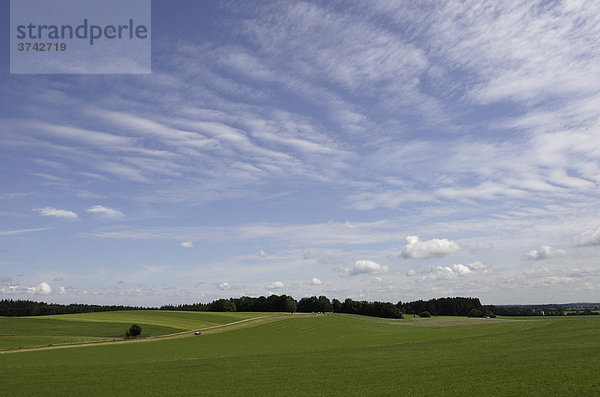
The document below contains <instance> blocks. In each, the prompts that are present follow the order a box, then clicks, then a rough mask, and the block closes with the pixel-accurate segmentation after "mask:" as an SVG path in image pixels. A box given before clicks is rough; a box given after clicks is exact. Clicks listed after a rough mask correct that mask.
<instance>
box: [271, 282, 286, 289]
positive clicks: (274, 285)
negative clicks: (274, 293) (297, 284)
mask: <svg viewBox="0 0 600 397" xmlns="http://www.w3.org/2000/svg"><path fill="white" fill-rule="evenodd" d="M269 289H283V283H282V282H281V281H275V282H273V283H271V285H269Z"/></svg>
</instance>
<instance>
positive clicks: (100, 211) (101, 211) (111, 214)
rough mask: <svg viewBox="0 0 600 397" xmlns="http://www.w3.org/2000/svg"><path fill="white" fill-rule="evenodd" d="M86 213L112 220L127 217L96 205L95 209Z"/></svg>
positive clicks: (90, 209) (91, 208)
mask: <svg viewBox="0 0 600 397" xmlns="http://www.w3.org/2000/svg"><path fill="white" fill-rule="evenodd" d="M86 212H91V213H92V214H97V215H100V216H102V217H105V218H110V219H117V218H122V217H124V216H125V214H123V213H122V212H121V211H118V210H114V209H112V208H107V207H104V206H102V205H94V206H93V207H90V208H88V209H87V210H86Z"/></svg>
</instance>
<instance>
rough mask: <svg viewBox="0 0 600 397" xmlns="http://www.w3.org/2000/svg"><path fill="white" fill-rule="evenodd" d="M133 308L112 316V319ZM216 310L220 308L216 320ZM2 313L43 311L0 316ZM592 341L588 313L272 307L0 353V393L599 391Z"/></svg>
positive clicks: (99, 320) (599, 329)
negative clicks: (116, 339)
mask: <svg viewBox="0 0 600 397" xmlns="http://www.w3.org/2000/svg"><path fill="white" fill-rule="evenodd" d="M128 313H129V315H130V316H128ZM112 314H113V313H107V314H106V315H112ZM143 314H144V313H143V312H120V313H119V314H118V316H122V317H119V318H120V319H122V320H123V322H122V323H121V324H124V323H131V322H132V321H131V320H132V319H133V318H137V317H136V316H140V315H143ZM103 315H104V314H103V313H97V314H95V315H91V317H88V318H86V316H88V315H75V316H54V317H51V318H50V317H49V318H47V319H55V321H63V322H64V323H65V327H67V328H69V327H70V325H71V324H79V323H80V322H88V323H90V324H95V326H100V327H102V326H103V325H104V324H113V323H114V322H115V321H114V317H112V318H110V319H109V317H110V316H109V317H107V318H104V317H102V316H103ZM145 315H147V316H149V317H148V318H147V319H146V321H147V323H148V324H155V326H157V327H164V326H166V325H165V324H166V323H165V322H163V320H164V321H166V318H169V321H173V322H174V323H175V322H176V323H177V324H179V325H178V327H182V326H184V325H185V324H187V323H186V321H190V323H189V324H194V326H193V327H190V328H188V329H194V328H200V327H197V325H198V324H200V323H201V322H202V321H205V322H206V323H207V324H208V323H216V322H217V321H218V320H222V322H221V323H225V322H230V321H229V320H231V319H233V321H236V320H239V319H241V318H244V316H245V317H246V318H248V317H255V316H257V315H260V314H256V313H252V314H249V313H233V314H231V313H227V314H225V313H223V314H221V313H185V312H168V313H164V314H163V313H160V312H145ZM163 315H164V316H165V318H163V319H162V320H161V319H160V317H162V316H163ZM190 315H191V317H188V316H190ZM95 316H97V317H95ZM194 316H197V317H194ZM215 316H216V317H215ZM221 316H223V317H221ZM226 316H231V317H230V318H229V320H227V321H225V318H226ZM240 316H241V317H240ZM7 320H8V323H10V322H11V321H12V320H18V321H27V320H32V321H42V320H44V319H39V318H24V319H6V318H1V319H0V321H2V322H5V321H7ZM88 320H89V321H88ZM125 320H127V321H125ZM136 321H137V320H136ZM196 321H198V322H196ZM139 322H140V323H142V321H141V320H140V321H139ZM6 324H7V323H5V325H3V326H4V327H6V328H8V329H10V325H6ZM23 326H24V324H23V323H20V324H19V327H21V328H22V327H23ZM37 326H38V327H42V325H39V324H38V325H37ZM77 326H79V325H77ZM3 339H4V337H0V341H2V340H3ZM599 353H600V319H599V318H597V317H595V316H593V317H592V316H589V317H568V318H567V317H561V318H527V319H512V318H496V319H473V318H464V317H434V318H424V319H422V318H406V319H403V320H384V319H378V318H371V317H361V316H350V315H340V314H332V315H298V314H296V315H293V316H290V315H279V316H275V317H270V318H266V319H260V320H253V321H249V322H246V323H243V324H241V325H237V326H232V327H224V328H220V329H217V330H214V331H209V332H203V334H202V335H201V336H193V335H192V336H189V337H187V336H184V337H176V338H165V339H160V338H159V339H153V340H152V341H150V342H148V343H138V342H126V343H118V344H104V345H87V346H80V347H75V348H61V349H50V350H38V351H17V352H10V353H4V354H0V385H2V386H1V389H0V394H1V395H7V396H8V395H10V396H20V395H28V396H29V395H83V394H84V395H116V394H122V395H125V394H126V395H146V396H147V395H151V396H152V395H155V396H161V395H227V396H229V395H302V396H314V395H340V396H345V395H357V396H364V395H407V396H424V395H425V396H426V395H445V396H465V395H478V396H488V395H498V396H523V395H540V396H548V395H555V396H577V395H581V396H590V395H600V378H599V377H598V373H600V355H599Z"/></svg>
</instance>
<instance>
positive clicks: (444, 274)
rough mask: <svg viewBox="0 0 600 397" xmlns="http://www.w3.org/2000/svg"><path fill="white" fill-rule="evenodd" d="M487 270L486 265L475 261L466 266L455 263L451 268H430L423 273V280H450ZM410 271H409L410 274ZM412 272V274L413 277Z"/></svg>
mask: <svg viewBox="0 0 600 397" xmlns="http://www.w3.org/2000/svg"><path fill="white" fill-rule="evenodd" d="M485 268H487V265H484V264H483V263H481V262H479V261H477V262H473V263H470V264H468V265H463V264H462V263H457V264H454V265H452V266H432V267H431V268H430V269H429V270H428V271H426V272H425V275H424V276H423V279H425V280H451V279H456V278H459V277H465V276H468V275H472V274H474V273H475V272H476V271H478V270H482V269H485ZM410 272H411V271H409V273H410ZM414 274H415V273H414V271H412V274H407V275H414Z"/></svg>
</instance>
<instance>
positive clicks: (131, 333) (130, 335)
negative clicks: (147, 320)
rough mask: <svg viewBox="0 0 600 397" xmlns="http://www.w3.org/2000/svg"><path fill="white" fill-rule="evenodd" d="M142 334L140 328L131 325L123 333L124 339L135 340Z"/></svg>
mask: <svg viewBox="0 0 600 397" xmlns="http://www.w3.org/2000/svg"><path fill="white" fill-rule="evenodd" d="M141 333H142V327H140V326H139V325H137V324H133V325H132V326H131V327H130V328H129V330H128V331H127V332H125V337H126V338H135V337H136V336H139V335H140V334H141Z"/></svg>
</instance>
